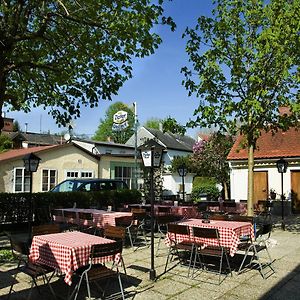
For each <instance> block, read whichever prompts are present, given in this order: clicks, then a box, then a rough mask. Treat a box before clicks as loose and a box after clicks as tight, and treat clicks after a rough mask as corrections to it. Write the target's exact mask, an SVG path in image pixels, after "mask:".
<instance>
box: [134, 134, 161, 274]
mask: <svg viewBox="0 0 300 300" xmlns="http://www.w3.org/2000/svg"><path fill="white" fill-rule="evenodd" d="M139 149H140V151H141V156H142V160H143V164H144V167H145V168H150V195H151V267H150V274H149V276H150V280H154V279H155V277H156V272H155V268H154V184H153V173H154V168H159V167H160V164H161V159H162V153H163V149H164V148H163V147H162V146H161V145H160V144H158V143H157V142H156V141H155V140H148V141H147V142H146V143H145V144H143V145H141V146H140V147H139Z"/></svg>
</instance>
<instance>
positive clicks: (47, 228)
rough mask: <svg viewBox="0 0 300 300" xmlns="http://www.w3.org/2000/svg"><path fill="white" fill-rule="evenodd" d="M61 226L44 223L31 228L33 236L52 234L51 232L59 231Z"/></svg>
mask: <svg viewBox="0 0 300 300" xmlns="http://www.w3.org/2000/svg"><path fill="white" fill-rule="evenodd" d="M59 232H60V227H59V224H43V225H37V226H32V228H31V236H32V237H33V236H35V235H42V234H51V233H59Z"/></svg>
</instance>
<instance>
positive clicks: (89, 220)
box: [78, 211, 101, 235]
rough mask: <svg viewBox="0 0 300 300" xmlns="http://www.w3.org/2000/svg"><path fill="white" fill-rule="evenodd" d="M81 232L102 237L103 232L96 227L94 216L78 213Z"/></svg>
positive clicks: (88, 213) (87, 213)
mask: <svg viewBox="0 0 300 300" xmlns="http://www.w3.org/2000/svg"><path fill="white" fill-rule="evenodd" d="M78 218H79V230H80V231H82V232H85V233H89V234H93V235H100V232H101V230H98V228H97V226H95V225H94V216H93V214H92V213H90V212H82V211H81V212H78Z"/></svg>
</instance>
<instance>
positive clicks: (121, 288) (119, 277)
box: [118, 272, 125, 300]
mask: <svg viewBox="0 0 300 300" xmlns="http://www.w3.org/2000/svg"><path fill="white" fill-rule="evenodd" d="M118 280H119V285H120V290H121V293H122V299H123V300H125V295H124V290H123V285H122V280H121V276H120V273H119V272H118Z"/></svg>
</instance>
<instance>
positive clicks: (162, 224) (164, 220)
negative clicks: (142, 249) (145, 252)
mask: <svg viewBox="0 0 300 300" xmlns="http://www.w3.org/2000/svg"><path fill="white" fill-rule="evenodd" d="M175 219H176V217H175V216H174V215H162V216H156V224H157V231H158V235H159V237H158V238H159V240H158V244H157V249H156V254H155V255H156V256H158V251H159V249H160V243H161V240H162V239H163V238H165V237H166V234H167V232H168V224H170V223H172V222H175Z"/></svg>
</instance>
